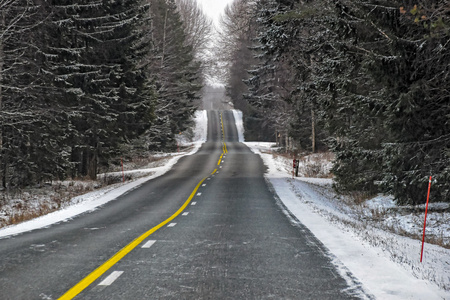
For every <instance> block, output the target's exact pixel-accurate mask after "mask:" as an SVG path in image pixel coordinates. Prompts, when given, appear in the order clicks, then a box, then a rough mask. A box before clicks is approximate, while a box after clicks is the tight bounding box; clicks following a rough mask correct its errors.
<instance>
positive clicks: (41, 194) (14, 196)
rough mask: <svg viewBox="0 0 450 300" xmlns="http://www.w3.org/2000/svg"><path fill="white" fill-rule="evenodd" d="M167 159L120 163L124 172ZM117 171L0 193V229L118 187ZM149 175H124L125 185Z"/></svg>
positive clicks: (121, 178)
mask: <svg viewBox="0 0 450 300" xmlns="http://www.w3.org/2000/svg"><path fill="white" fill-rule="evenodd" d="M171 157H172V156H170V155H163V154H160V155H150V156H147V157H142V156H141V157H135V158H132V159H130V160H125V161H124V170H125V171H127V170H136V169H142V168H146V169H149V168H155V167H159V166H161V165H164V163H165V162H166V160H167V159H168V158H171ZM103 171H106V170H103ZM121 171H122V167H121V165H116V166H114V167H113V168H110V169H109V170H108V173H107V172H105V173H103V174H100V175H99V176H98V179H97V180H89V179H87V178H78V179H74V180H68V181H57V182H52V183H46V184H44V185H42V186H40V187H28V188H23V189H14V190H6V191H5V190H4V191H0V228H1V227H5V226H9V225H14V224H18V223H21V222H25V221H28V220H31V219H34V218H37V217H40V216H43V215H46V214H49V213H52V212H54V211H56V210H59V209H61V208H64V207H66V206H68V205H71V204H75V203H73V199H74V198H75V197H77V196H80V195H83V194H86V193H89V192H91V191H94V190H97V189H101V188H105V187H107V186H112V185H120V184H122V181H123V175H122V173H121ZM150 173H151V172H150V171H148V170H145V171H142V172H136V173H125V182H129V181H131V180H135V179H137V178H140V177H143V176H147V175H149V174H150Z"/></svg>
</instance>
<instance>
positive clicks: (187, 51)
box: [148, 0, 202, 150]
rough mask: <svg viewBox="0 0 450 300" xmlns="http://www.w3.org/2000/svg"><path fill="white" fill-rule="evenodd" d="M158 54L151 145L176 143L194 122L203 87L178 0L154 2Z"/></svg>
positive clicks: (153, 63) (154, 62)
mask: <svg viewBox="0 0 450 300" xmlns="http://www.w3.org/2000/svg"><path fill="white" fill-rule="evenodd" d="M151 13H152V21H153V31H152V33H153V40H154V42H155V57H154V59H153V60H152V61H151V65H150V72H151V73H152V74H154V75H155V77H154V82H155V85H156V89H157V100H156V107H155V115H156V120H155V124H154V126H153V127H152V128H151V129H150V131H149V132H148V144H149V148H150V149H159V150H170V149H174V148H175V147H176V142H175V135H176V134H178V133H180V132H182V131H184V130H186V129H187V128H188V127H189V126H191V121H192V116H193V114H194V112H195V110H196V109H197V107H198V100H199V91H200V89H201V88H202V78H201V73H200V72H201V68H200V66H201V64H200V62H198V61H196V60H195V59H194V53H193V50H192V47H191V46H188V45H186V34H185V31H184V27H183V22H182V21H181V18H180V15H179V13H178V11H177V7H176V5H175V3H174V1H173V0H172V1H165V0H157V1H154V2H152V5H151Z"/></svg>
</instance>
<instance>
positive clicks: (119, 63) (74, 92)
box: [0, 0, 212, 188]
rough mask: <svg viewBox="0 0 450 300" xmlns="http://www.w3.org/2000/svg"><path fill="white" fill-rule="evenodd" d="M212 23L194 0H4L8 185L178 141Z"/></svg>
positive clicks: (0, 83)
mask: <svg viewBox="0 0 450 300" xmlns="http://www.w3.org/2000/svg"><path fill="white" fill-rule="evenodd" d="M190 15H195V20H194V21H192V20H190V19H189V16H190ZM211 30H212V28H211V21H209V20H208V19H207V18H206V16H205V15H204V14H203V13H202V11H201V10H200V9H199V7H198V6H197V4H196V2H195V1H194V2H193V1H188V0H176V1H175V0H108V1H104V0H0V179H1V183H0V184H1V187H2V188H14V187H24V186H31V185H35V184H41V183H43V182H46V181H51V180H55V179H65V178H70V177H72V178H85V177H86V178H91V179H95V178H96V177H97V173H98V170H99V169H100V168H101V167H105V166H108V165H109V164H111V161H112V160H115V161H117V158H118V157H120V155H122V154H123V153H127V151H131V150H141V151H148V150H168V151H170V150H173V149H174V148H175V149H176V141H175V139H174V136H175V134H178V133H179V132H180V131H183V130H186V128H188V127H190V126H191V122H192V116H193V114H194V112H195V110H196V109H197V107H198V103H199V97H200V93H199V92H200V89H201V88H202V86H203V82H204V76H203V68H204V66H203V63H202V61H201V57H202V53H203V52H204V47H205V45H206V44H207V43H208V41H209V34H210V32H211Z"/></svg>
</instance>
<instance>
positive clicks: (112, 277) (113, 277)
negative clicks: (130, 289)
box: [98, 271, 123, 286]
mask: <svg viewBox="0 0 450 300" xmlns="http://www.w3.org/2000/svg"><path fill="white" fill-rule="evenodd" d="M122 274H123V271H114V272H112V273H111V274H110V275H109V276H108V277H106V278H105V279H104V280H103V281H102V282H100V283H99V284H98V285H99V286H108V285H111V284H112V283H113V282H114V281H116V279H117V278H119V277H120V275H122Z"/></svg>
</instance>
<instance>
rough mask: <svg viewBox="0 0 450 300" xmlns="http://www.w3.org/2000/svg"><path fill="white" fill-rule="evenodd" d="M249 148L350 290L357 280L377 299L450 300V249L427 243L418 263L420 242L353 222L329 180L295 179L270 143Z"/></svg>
mask: <svg viewBox="0 0 450 300" xmlns="http://www.w3.org/2000/svg"><path fill="white" fill-rule="evenodd" d="M246 144H247V145H248V146H249V147H250V148H251V150H252V151H253V152H254V153H257V154H259V155H260V156H261V157H262V159H263V161H264V163H265V164H266V166H267V168H268V171H267V173H266V178H267V180H268V181H269V182H270V183H271V185H272V186H273V188H274V190H275V192H276V194H277V195H278V197H279V198H280V200H281V201H282V203H283V205H284V206H285V207H286V209H287V211H286V215H287V216H290V217H291V218H292V222H294V223H295V222H301V223H302V224H303V225H305V226H306V227H308V228H309V230H310V231H311V232H312V233H313V234H314V235H315V236H316V237H317V238H318V239H319V240H320V241H321V242H322V243H323V244H324V245H325V247H326V248H327V249H328V250H329V255H330V256H331V257H332V258H333V261H334V263H335V265H336V267H337V268H338V270H340V272H341V274H342V275H343V277H344V278H346V279H347V281H348V284H349V285H350V287H351V288H352V287H356V286H357V285H358V281H359V282H360V283H361V284H362V287H363V289H364V290H365V292H367V293H368V294H369V295H373V296H374V297H375V298H376V299H399V300H400V299H417V300H419V299H450V292H449V290H450V270H449V268H448V266H449V265H450V250H449V249H445V248H442V247H439V246H435V245H429V244H427V245H426V246H425V247H426V249H427V250H426V254H425V257H426V258H425V259H424V262H423V264H420V263H419V254H420V243H419V242H418V241H417V240H413V239H410V238H406V237H402V236H399V235H396V234H393V233H390V232H387V231H383V230H381V229H377V228H374V227H370V226H367V224H366V223H364V222H358V220H355V219H357V217H356V216H355V215H353V214H354V211H353V210H350V209H348V208H346V207H345V205H340V204H339V203H340V201H341V200H342V199H339V197H337V195H335V194H334V192H333V191H332V190H331V183H332V181H331V179H316V178H314V179H312V178H295V179H292V178H291V176H290V172H289V171H288V170H287V169H286V162H285V161H284V160H285V159H284V158H280V157H277V156H273V155H271V154H269V152H270V146H271V145H270V144H266V145H265V146H266V148H265V149H264V145H262V144H261V143H246ZM367 205H368V207H369V209H370V207H372V208H373V207H377V208H380V207H382V208H384V209H389V208H392V207H393V205H394V206H395V204H394V203H393V201H392V199H391V198H389V197H381V196H380V197H379V198H375V199H373V200H372V201H371V202H368V204H367ZM292 216H293V217H292ZM349 273H351V274H353V275H354V276H355V277H356V278H353V277H351V276H350V277H349V276H347V274H349ZM438 286H439V287H440V288H439V287H438ZM359 296H360V297H362V298H365V297H366V296H365V295H359Z"/></svg>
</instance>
